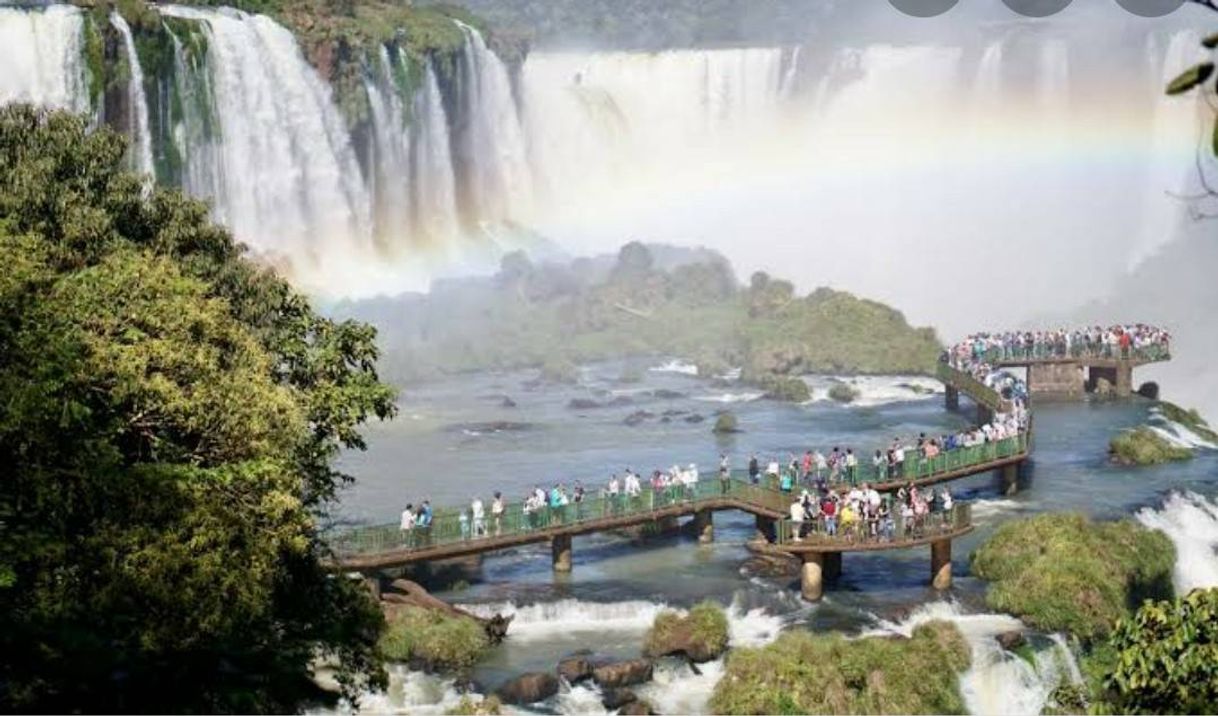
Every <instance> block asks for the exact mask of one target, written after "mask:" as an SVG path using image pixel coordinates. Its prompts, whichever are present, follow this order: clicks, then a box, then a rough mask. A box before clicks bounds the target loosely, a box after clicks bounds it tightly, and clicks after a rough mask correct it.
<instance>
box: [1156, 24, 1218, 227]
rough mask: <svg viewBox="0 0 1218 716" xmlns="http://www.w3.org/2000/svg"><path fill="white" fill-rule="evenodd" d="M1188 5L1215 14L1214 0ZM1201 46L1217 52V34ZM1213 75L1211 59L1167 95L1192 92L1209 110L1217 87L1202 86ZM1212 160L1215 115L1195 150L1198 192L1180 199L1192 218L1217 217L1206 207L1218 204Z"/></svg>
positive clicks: (1217, 130)
mask: <svg viewBox="0 0 1218 716" xmlns="http://www.w3.org/2000/svg"><path fill="white" fill-rule="evenodd" d="M1188 2H1191V3H1193V4H1196V5H1200V6H1202V7H1205V8H1208V9H1210V10H1214V11H1218V0H1188ZM1201 46H1202V48H1203V49H1204V50H1205V51H1206V52H1209V53H1210V54H1211V55H1212V54H1213V53H1214V51H1215V50H1216V49H1218V33H1214V34H1212V35H1209V36H1208V37H1206V38H1204V39H1203V40H1202V41H1201ZM1213 73H1214V62H1213V59H1212V58H1211V59H1210V60H1206V61H1204V62H1199V63H1197V64H1195V65H1193V66H1192V67H1189V68H1188V69H1186V70H1185V71H1184V72H1182V73H1180V74H1179V75H1178V76H1177V77H1176V78H1175V79H1173V80H1172V81H1171V82H1169V83H1168V84H1167V94H1169V95H1182V94H1189V93H1192V92H1194V91H1196V92H1198V93H1201V94H1203V95H1204V96H1206V98H1207V99H1208V100H1210V101H1209V105H1210V107H1211V108H1213V107H1214V106H1215V105H1214V102H1213V101H1212V100H1213V99H1214V98H1216V97H1218V87H1215V86H1214V85H1213V83H1211V84H1209V85H1207V84H1206V83H1207V81H1208V80H1210V79H1211V76H1212V75H1213ZM1215 157H1218V116H1216V117H1215V120H1214V122H1213V123H1212V125H1211V128H1210V136H1209V141H1208V142H1207V146H1206V147H1205V148H1204V149H1203V148H1200V147H1199V148H1198V151H1197V179H1198V182H1199V183H1200V185H1201V191H1200V192H1199V193H1196V194H1193V195H1190V196H1186V197H1182V198H1184V199H1185V200H1187V201H1188V202H1189V207H1190V211H1191V212H1192V215H1193V218H1196V219H1205V218H1214V217H1215V216H1218V214H1215V213H1214V211H1213V209H1211V208H1209V207H1208V206H1207V205H1209V204H1212V203H1213V202H1214V201H1218V186H1215V183H1214V179H1213V178H1212V176H1211V174H1212V173H1213V159H1214V158H1215Z"/></svg>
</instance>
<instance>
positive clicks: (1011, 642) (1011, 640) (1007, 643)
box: [994, 629, 1028, 651]
mask: <svg viewBox="0 0 1218 716" xmlns="http://www.w3.org/2000/svg"><path fill="white" fill-rule="evenodd" d="M994 641H997V642H998V645H999V646H1001V647H1002V648H1003V649H1006V650H1007V651H1014V650H1016V649H1018V648H1019V647H1021V646H1023V645H1024V644H1027V643H1028V641H1027V639H1025V638H1024V636H1023V632H1021V631H1019V630H1018V629H1012V630H1010V631H1004V632H1002V633H1001V634H996V635H995V636H994Z"/></svg>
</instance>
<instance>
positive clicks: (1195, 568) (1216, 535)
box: [1137, 492, 1218, 595]
mask: <svg viewBox="0 0 1218 716" xmlns="http://www.w3.org/2000/svg"><path fill="white" fill-rule="evenodd" d="M1137 518H1138V521H1139V522H1141V523H1142V524H1143V525H1146V526H1147V527H1149V528H1151V529H1154V530H1159V531H1160V532H1162V533H1163V534H1165V535H1167V536H1168V537H1169V538H1170V539H1171V541H1172V543H1173V544H1175V546H1176V566H1175V571H1174V573H1173V577H1172V582H1173V585H1172V586H1173V587H1175V591H1176V594H1178V595H1184V594H1188V593H1189V592H1190V591H1192V590H1194V589H1207V588H1211V587H1218V556H1216V555H1218V503H1215V502H1214V500H1212V499H1209V498H1207V497H1205V496H1203V495H1199V494H1197V493H1195V492H1173V493H1171V494H1170V495H1168V496H1167V498H1166V499H1165V500H1164V501H1163V505H1162V506H1161V507H1160V508H1158V509H1153V508H1150V507H1147V508H1143V509H1142V510H1139V511H1138V514H1137Z"/></svg>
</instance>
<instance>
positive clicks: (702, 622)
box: [643, 600, 728, 661]
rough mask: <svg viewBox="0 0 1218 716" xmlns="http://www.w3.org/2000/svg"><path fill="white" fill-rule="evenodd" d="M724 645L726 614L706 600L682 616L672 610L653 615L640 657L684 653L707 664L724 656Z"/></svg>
mask: <svg viewBox="0 0 1218 716" xmlns="http://www.w3.org/2000/svg"><path fill="white" fill-rule="evenodd" d="M727 641H728V621H727V614H725V613H724V612H723V607H721V606H719V604H718V603H716V602H714V601H711V600H706V601H704V602H700V603H698V604H696V605H694V607H693V608H692V609H690V610H689V614H687V615H684V616H683V615H681V614H679V613H677V612H675V611H672V610H665V611H662V612H660V613H659V614H658V615H656V618H655V622H654V623H653V624H652V626H651V629H650V630H648V632H647V638H646V640H645V641H644V644H643V653H644V654H645V655H647V656H651V657H656V656H668V655H670V654H677V653H684V654H686V655H687V656H688V657H689V658H690V659H692V660H694V661H710V660H711V659H716V658H718V657H719V656H720V655H722V654H723V652H724V651H725V650H726V649H727Z"/></svg>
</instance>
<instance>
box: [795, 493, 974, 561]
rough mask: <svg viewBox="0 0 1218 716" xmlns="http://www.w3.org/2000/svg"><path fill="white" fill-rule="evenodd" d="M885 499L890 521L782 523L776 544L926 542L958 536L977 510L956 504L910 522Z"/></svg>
mask: <svg viewBox="0 0 1218 716" xmlns="http://www.w3.org/2000/svg"><path fill="white" fill-rule="evenodd" d="M884 499H885V501H887V502H888V503H889V504H888V507H889V511H890V517H889V519H888V520H880V519H875V520H871V521H869V520H867V519H866V518H864V517H863V516H861V515H860V516H858V517H857V518H856V520H855V521H854V522H853V523H851V524H848V525H847V524H843V523H842V522H841V515H840V513H839V514H838V515H836V516H835V517H834V523H833V525H832V528H831V527H830V524H829V523H828V521H827V520H826V518H825V517H824V516H823V515H821V516H819V517H817V519H815V520H812V521H803V522H799V523H796V522H795V521H794V520H791V519H782V520H779V521H778V523H777V525H776V526H775V544H778V545H783V546H794V545H803V546H806V547H820V546H826V545H841V546H843V547H844V548H857V547H859V546H860V545H888V544H899V543H901V542H904V541H916V540H922V539H926V538H928V537H934V536H935V535H939V534H946V533H952V532H957V531H959V530H962V529H965V528H967V527H969V526H971V525H972V524H973V506H972V504H970V503H967V502H957V503H954V504H953V505H952V509H951V511H950V512H944V511H942V510H940V511H937V512H930V513H928V514H926V515H921V516H914V517H911V518H909V519H906V518H905V517H904V516H902V515H901V514H900V512H899V511H897V510H896V509H894V504H895V503H894V501H893V500H892V499H891V495H885V496H884ZM796 524H798V525H799V527H800V538H799V539H795V534H794V532H795V526H796Z"/></svg>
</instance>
